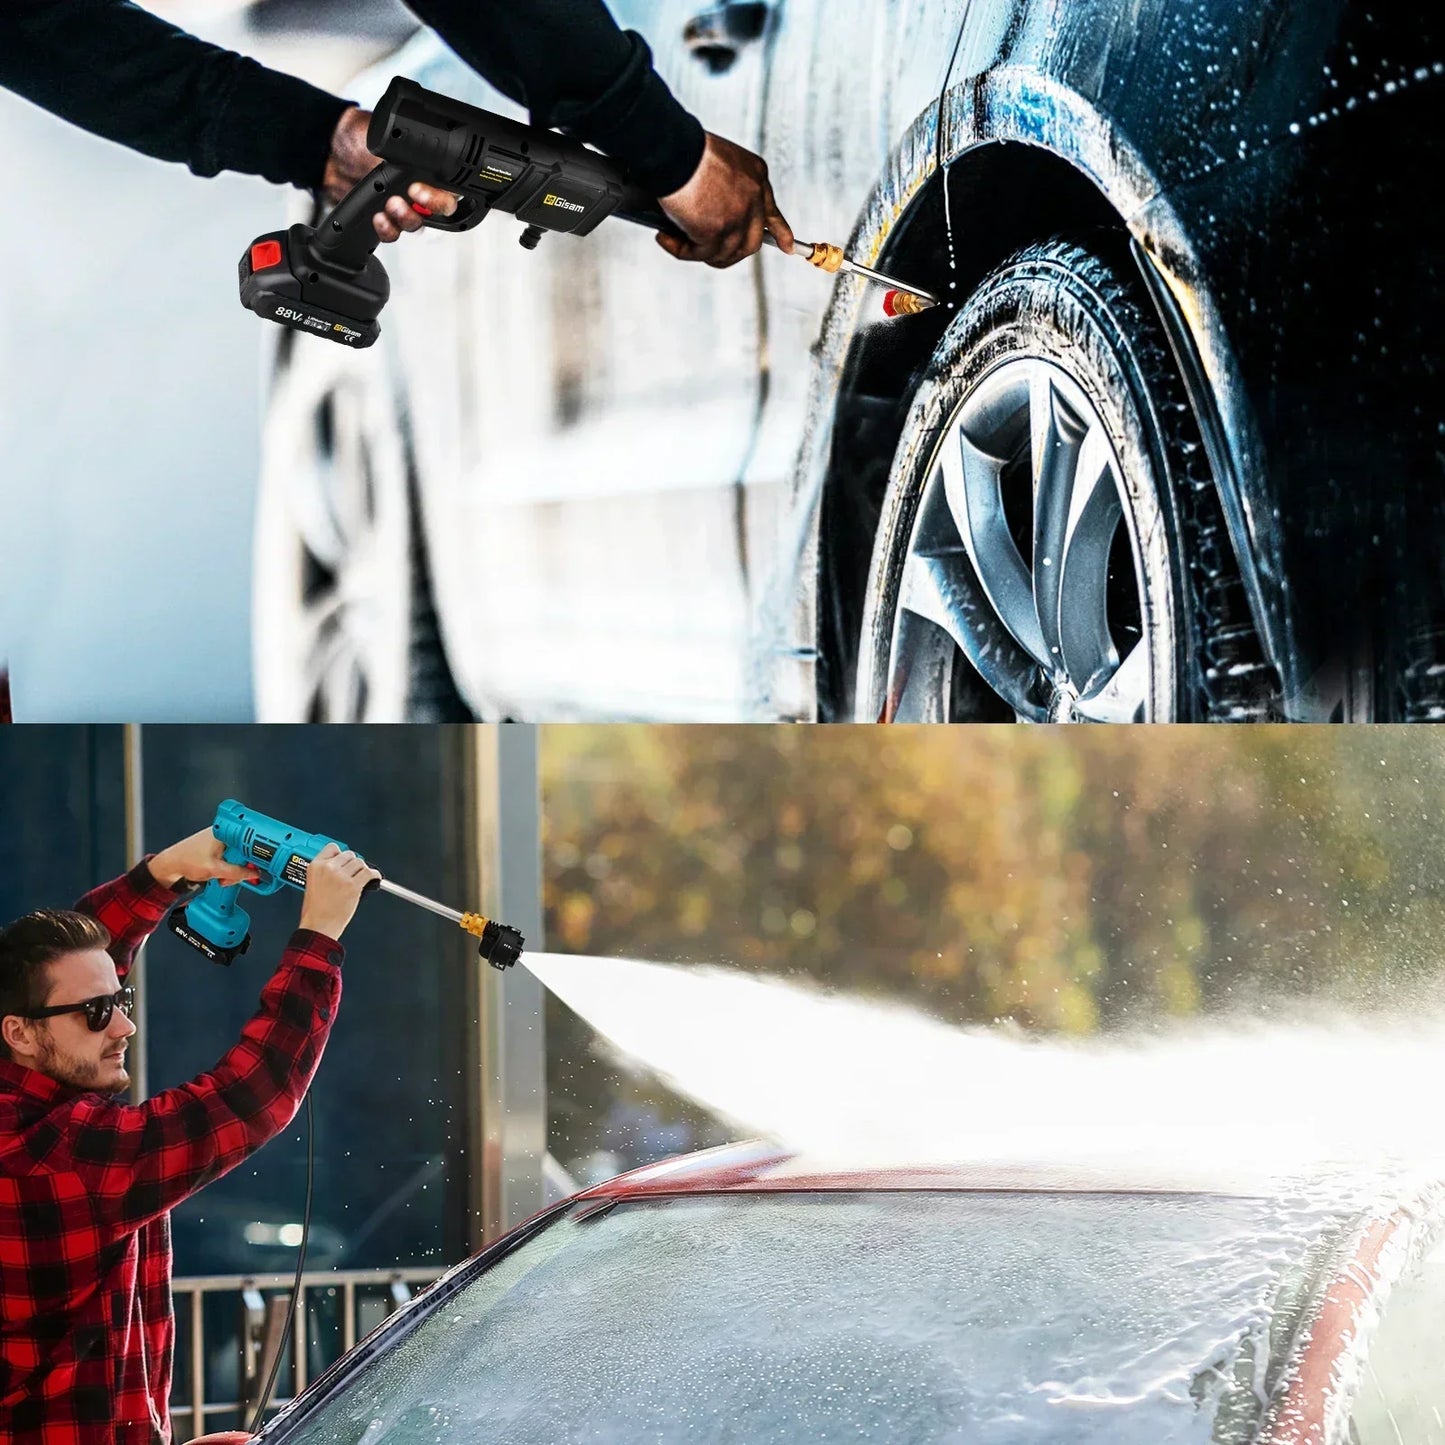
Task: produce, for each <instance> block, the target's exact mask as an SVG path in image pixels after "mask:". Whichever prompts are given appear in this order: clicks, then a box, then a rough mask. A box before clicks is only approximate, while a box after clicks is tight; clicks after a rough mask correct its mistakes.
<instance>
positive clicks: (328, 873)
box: [50, 835, 381, 1229]
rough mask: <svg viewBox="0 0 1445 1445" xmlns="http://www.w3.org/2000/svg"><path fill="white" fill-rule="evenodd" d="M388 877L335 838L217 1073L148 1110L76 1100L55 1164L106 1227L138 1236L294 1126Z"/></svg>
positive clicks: (93, 1098) (313, 869)
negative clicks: (368, 913)
mask: <svg viewBox="0 0 1445 1445" xmlns="http://www.w3.org/2000/svg"><path fill="white" fill-rule="evenodd" d="M197 836H198V837H199V836H200V835H197ZM380 876H381V875H380V874H379V873H377V871H376V870H375V869H374V868H369V867H367V865H366V863H365V862H364V861H363V860H362V859H360V858H358V857H357V856H356V855H355V854H354V853H350V852H346V853H343V852H341V851H339V850H338V849H337V847H336V845H335V844H334V843H331V844H328V845H327V846H326V848H324V849H323V850H322V851H321V852H320V853H318V854H317V855H316V857H315V858H314V859H313V860H312V861H311V865H310V867H309V868H308V870H307V878H306V893H305V898H304V900H303V902H302V905H301V926H300V928H298V929H297V930H296V932H295V933H294V934H292V936H291V941H290V943H289V944H288V945H287V948H286V952H285V953H284V954H283V955H282V958H281V962H280V965H279V966H278V967H277V969H276V972H275V973H274V974H273V975H272V976H271V979H270V981H269V982H268V983H267V984H266V987H265V988H264V989H263V990H262V991H261V1006H260V1008H259V1009H258V1010H257V1012H256V1013H255V1015H254V1016H253V1017H252V1018H251V1020H250V1022H249V1023H247V1025H246V1026H245V1028H244V1029H242V1031H241V1037H240V1039H239V1041H238V1042H237V1043H235V1044H234V1045H233V1046H232V1047H231V1048H230V1049H228V1050H227V1051H226V1053H225V1054H224V1055H223V1056H222V1057H221V1060H220V1062H219V1063H218V1064H217V1065H216V1067H215V1068H214V1069H212V1070H211V1071H210V1073H207V1074H202V1075H200V1077H199V1078H195V1079H192V1080H191V1081H190V1083H188V1084H182V1085H181V1086H180V1087H179V1088H175V1089H167V1090H166V1091H165V1092H164V1093H162V1094H157V1095H156V1096H155V1097H154V1098H152V1099H147V1100H146V1101H145V1103H143V1104H134V1105H131V1104H117V1103H114V1102H112V1101H110V1100H108V1099H105V1098H102V1097H101V1096H100V1095H98V1094H93V1093H90V1094H83V1095H81V1097H80V1098H78V1099H77V1100H76V1101H75V1102H74V1104H72V1105H71V1107H70V1111H69V1117H68V1119H67V1122H66V1125H65V1127H64V1131H63V1136H62V1139H63V1142H62V1143H61V1146H60V1148H59V1149H57V1151H56V1158H55V1159H54V1161H53V1162H52V1163H50V1167H52V1168H54V1169H56V1170H59V1171H64V1172H68V1173H72V1174H74V1175H75V1176H76V1177H77V1178H78V1179H79V1180H80V1182H81V1183H82V1184H83V1185H84V1187H85V1190H86V1192H87V1193H88V1194H89V1195H90V1196H91V1198H92V1200H93V1201H94V1206H95V1209H96V1211H97V1213H98V1215H99V1217H100V1219H101V1220H102V1221H104V1222H105V1223H106V1224H109V1225H112V1226H115V1227H118V1228H127V1229H129V1228H135V1227H137V1226H139V1225H141V1224H144V1223H145V1222H146V1221H147V1220H148V1219H153V1218H155V1217H156V1216H157V1215H158V1214H161V1213H163V1212H164V1211H165V1210H167V1209H170V1208H172V1207H173V1206H175V1205H176V1204H178V1203H180V1201H181V1200H182V1199H185V1198H186V1197H187V1196H188V1195H190V1194H193V1193H194V1192H195V1191H196V1190H197V1189H199V1188H201V1187H202V1185H204V1184H207V1183H209V1182H210V1181H211V1180H212V1179H215V1178H217V1177H218V1176H219V1175H221V1174H224V1173H225V1172H226V1171H227V1170H228V1169H232V1168H234V1167H235V1166H236V1165H237V1164H239V1163H240V1162H241V1160H243V1159H244V1158H246V1156H247V1155H248V1154H250V1153H252V1152H253V1151H254V1150H256V1149H259V1148H260V1147H261V1145H262V1144H264V1143H265V1142H266V1141H267V1140H268V1139H270V1138H272V1137H273V1136H274V1135H275V1134H277V1133H279V1132H280V1131H281V1130H282V1129H284V1128H285V1127H286V1126H287V1124H289V1123H290V1122H291V1120H292V1119H293V1118H294V1117H295V1115H296V1110H297V1108H298V1107H299V1105H300V1103H301V1099H302V1097H303V1096H304V1095H305V1093H306V1089H307V1087H308V1086H309V1085H310V1083H311V1079H312V1076H313V1075H314V1074H315V1072H316V1066H317V1065H318V1064H319V1063H320V1061H321V1052H322V1049H323V1048H324V1047H325V1044H326V1039H327V1036H328V1035H329V1034H330V1032H331V1026H332V1023H333V1022H334V1020H335V1017H336V1006H337V1004H338V1002H339V1001H340V998H341V963H342V958H343V953H342V948H341V944H340V943H339V942H338V941H337V940H338V939H339V938H340V936H341V934H342V932H343V930H344V929H345V928H346V925H347V924H348V923H349V922H350V920H351V917H352V915H353V914H354V913H355V911H356V905H357V903H358V901H359V900H360V898H361V893H362V889H363V888H364V887H365V886H366V884H367V883H368V881H369V880H371V879H374V878H379V877H380Z"/></svg>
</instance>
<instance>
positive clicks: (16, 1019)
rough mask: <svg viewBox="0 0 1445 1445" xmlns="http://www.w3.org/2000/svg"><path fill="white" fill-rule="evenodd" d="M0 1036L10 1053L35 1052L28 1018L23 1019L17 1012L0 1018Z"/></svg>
mask: <svg viewBox="0 0 1445 1445" xmlns="http://www.w3.org/2000/svg"><path fill="white" fill-rule="evenodd" d="M0 1038H3V1039H4V1040H5V1046H6V1047H7V1048H8V1049H9V1050H10V1052H11V1053H12V1054H33V1053H34V1052H35V1043H34V1034H33V1033H32V1032H31V1028H30V1020H29V1019H23V1018H21V1017H20V1015H19V1014H6V1015H5V1017H4V1018H3V1019H0Z"/></svg>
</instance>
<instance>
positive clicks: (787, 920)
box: [542, 726, 1445, 1035]
mask: <svg viewBox="0 0 1445 1445" xmlns="http://www.w3.org/2000/svg"><path fill="white" fill-rule="evenodd" d="M542 770H543V796H544V855H545V870H546V884H545V886H546V916H547V937H548V947H549V948H552V949H556V950H561V951H564V952H571V953H596V954H608V955H616V956H630V957H641V958H652V959H670V960H680V961H687V962H717V963H730V964H734V965H736V966H739V967H742V968H756V969H765V970H768V971H770V972H775V973H780V974H785V975H786V974H805V975H809V976H811V977H814V978H816V979H818V980H821V981H823V982H825V983H827V984H829V985H832V986H837V987H840V988H845V989H848V990H850V991H854V992H864V993H874V994H886V995H889V996H891V997H902V998H906V999H911V1000H913V1001H914V1002H916V1003H919V1004H921V1005H922V1006H924V1007H925V1008H927V1009H928V1010H929V1011H930V1012H932V1013H935V1014H937V1015H940V1016H942V1017H944V1018H948V1019H953V1020H957V1021H960V1022H962V1021H991V1020H1000V1019H1008V1020H1013V1021H1016V1022H1017V1023H1019V1024H1020V1025H1022V1026H1024V1027H1027V1028H1032V1029H1039V1030H1047V1031H1054V1032H1062V1033H1067V1034H1076V1035H1083V1034H1090V1033H1094V1032H1096V1031H1099V1030H1103V1029H1109V1028H1115V1027H1120V1026H1124V1025H1129V1024H1148V1023H1152V1022H1155V1021H1161V1020H1163V1019H1166V1018H1170V1017H1177V1016H1188V1015H1198V1014H1205V1013H1218V1012H1221V1011H1225V1010H1229V1009H1240V1010H1245V1011H1248V1012H1250V1013H1253V1014H1256V1015H1262V1014H1267V1013H1268V1012H1270V1010H1271V1009H1273V1008H1275V1007H1277V1006H1278V1005H1279V1004H1280V1003H1281V1002H1283V1001H1292V1002H1294V1001H1298V1000H1299V999H1300V998H1301V997H1307V998H1321V999H1329V1000H1332V1001H1336V1002H1345V1003H1348V1004H1349V1005H1351V1006H1353V1007H1360V1008H1368V1007H1373V1006H1376V1005H1386V1004H1389V1003H1391V1002H1393V1001H1394V1000H1395V999H1396V998H1397V997H1401V996H1403V995H1404V994H1405V993H1408V992H1410V991H1411V990H1413V989H1418V987H1419V985H1420V984H1421V983H1422V982H1423V981H1426V980H1428V979H1431V978H1433V977H1434V976H1435V975H1436V973H1437V970H1438V963H1437V959H1438V955H1439V943H1440V941H1441V939H1442V938H1445V879H1442V870H1441V868H1440V867H1439V860H1440V852H1441V850H1440V846H1439V841H1438V840H1439V825H1438V820H1439V807H1440V805H1439V802H1438V800H1439V798H1440V797H1441V795H1442V785H1445V745H1442V739H1441V736H1440V735H1439V734H1438V732H1437V730H1436V729H1427V728H1420V729H1406V728H1383V727H1372V728H1306V727H1276V728H1269V727H1255V728H1239V729H1229V728H1218V727H1216V728H1205V727H1197V728H1196V727H1168V728H1164V727H1158V728H1078V729H1062V728H1012V727H999V728H985V727H968V728H881V727H829V728H791V727H781V726H780V727H701V726H689V727H656V726H652V727H635V728H634V727H618V726H609V727H596V728H593V727H576V726H571V727H566V726H556V727H549V728H547V729H545V730H544V735H543V743H542Z"/></svg>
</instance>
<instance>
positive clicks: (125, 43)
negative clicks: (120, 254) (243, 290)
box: [0, 0, 348, 190]
mask: <svg viewBox="0 0 1445 1445" xmlns="http://www.w3.org/2000/svg"><path fill="white" fill-rule="evenodd" d="M0 85H3V86H5V87H6V89H8V90H13V91H15V92H16V93H17V94H19V95H23V96H24V97H25V98H26V99H27V100H30V101H33V102H34V103H35V104H36V105H38V106H41V107H42V108H43V109H45V110H48V111H50V112H51V113H52V114H54V115H58V116H60V117H62V118H63V119H65V120H68V121H70V122H72V123H73V124H75V125H78V126H80V127H82V128H83V129H84V130H88V131H90V132H92V133H93V134H95V135H99V136H104V137H105V138H106V139H107V140H113V141H117V142H118V143H119V144H121V145H124V146H129V147H130V148H131V149H132V150H137V151H141V152H143V153H144V154H145V155H149V156H155V157H156V158H158V159H159V160H166V161H183V162H185V164H186V165H188V166H189V167H190V168H191V170H192V171H194V172H195V173H196V174H197V175H199V176H213V175H216V174H217V173H218V172H219V171H241V172H244V173H245V174H247V175H258V176H264V177H265V178H266V179H267V180H269V181H276V182H278V183H282V184H284V183H286V182H290V183H291V184H292V185H295V186H300V187H302V188H303V189H308V190H312V189H315V188H317V187H318V186H320V184H321V178H322V174H323V172H324V170H325V167H326V161H327V157H328V154H329V152H330V149H331V137H332V133H333V131H334V130H335V128H336V122H337V120H338V118H339V117H340V115H341V113H342V111H344V110H345V109H346V107H347V105H348V102H347V101H345V100H339V99H338V98H337V97H336V96H334V95H328V94H327V92H326V91H324V90H318V89H317V88H316V87H315V86H314V85H308V84H307V83H306V82H305V81H303V80H298V79H296V78H295V77H294V76H290V75H282V74H281V73H279V72H278V71H274V70H267V69H266V68H265V67H264V66H262V65H259V64H258V63H257V62H256V61H254V60H251V59H249V58H248V57H246V56H242V55H238V54H236V53H235V52H234V51H230V50H225V49H223V48H222V47H221V46H218V45H211V44H209V43H208V42H206V41H204V40H199V39H197V38H196V37H195V36H194V35H187V34H186V33H185V31H183V30H179V29H177V28H176V27H175V26H174V25H171V24H169V23H168V22H166V21H164V20H162V19H161V18H160V17H159V16H156V15H152V14H151V13H150V12H149V11H147V10H143V9H141V8H140V7H139V6H138V5H133V4H129V3H127V0H0Z"/></svg>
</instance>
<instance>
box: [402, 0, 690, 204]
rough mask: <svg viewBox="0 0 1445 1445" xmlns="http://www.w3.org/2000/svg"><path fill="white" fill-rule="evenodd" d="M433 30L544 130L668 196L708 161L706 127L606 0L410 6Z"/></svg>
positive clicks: (451, 1) (445, 1) (470, 0)
mask: <svg viewBox="0 0 1445 1445" xmlns="http://www.w3.org/2000/svg"><path fill="white" fill-rule="evenodd" d="M407 4H408V6H409V8H410V9H412V10H414V11H415V12H416V13H417V14H418V15H419V16H420V17H421V18H422V19H423V20H425V21H426V22H427V24H428V25H430V26H432V27H433V28H434V29H435V30H436V31H437V32H438V34H440V35H441V37H442V38H443V39H444V40H445V41H446V42H447V44H448V45H450V46H451V47H452V49H453V50H455V51H456V52H457V54H458V55H460V56H461V58H462V59H463V60H465V61H466V62H467V64H468V65H470V66H471V67H472V68H473V69H474V70H476V71H477V72H478V73H479V74H481V75H483V76H485V77H486V78H487V80H488V81H490V82H491V83H492V84H493V85H494V86H496V88H497V89H498V90H500V91H501V92H502V93H503V94H504V95H508V96H510V97H511V98H512V99H513V100H516V101H519V102H520V103H521V104H523V105H525V106H526V107H527V109H528V110H529V111H530V112H531V115H532V121H533V124H535V125H542V126H549V127H551V126H555V127H559V128H561V129H563V130H567V131H570V132H571V133H572V134H574V135H576V136H578V137H579V138H580V139H582V140H585V141H590V142H591V143H592V144H593V145H596V146H598V147H600V148H601V149H602V150H605V151H606V152H607V153H608V155H611V156H615V157H616V158H617V159H618V160H620V161H622V162H623V163H624V164H625V165H626V166H628V167H629V168H630V169H631V170H632V172H633V174H634V175H635V176H636V178H637V180H638V182H639V184H641V185H642V186H644V187H646V188H647V189H648V190H650V191H651V192H652V193H653V195H657V196H665V195H668V194H669V193H670V192H672V191H675V190H677V189H678V187H680V186H682V185H683V184H685V183H686V181H687V179H688V177H689V176H691V175H692V173H693V172H694V171H695V170H696V169H697V165H698V162H699V161H700V160H701V159H702V151H703V142H704V132H703V128H702V125H701V123H700V122H699V121H698V120H697V118H696V117H695V116H693V115H692V114H691V113H690V112H689V111H687V110H686V109H685V108H684V107H683V106H682V105H681V104H680V102H679V101H678V100H677V99H676V98H675V97H674V96H673V94H672V92H671V91H670V90H669V89H668V88H667V86H666V84H664V82H663V80H662V78H661V77H660V76H659V75H658V74H657V72H656V71H655V70H654V69H653V68H652V55H651V52H650V51H649V50H648V48H647V45H646V43H645V42H644V41H643V39H642V37H641V36H640V35H638V34H636V33H635V32H633V31H630V30H626V31H625V30H622V29H620V28H619V27H618V24H617V22H616V21H615V20H614V19H613V18H612V15H611V13H610V12H609V11H608V9H607V7H606V5H604V4H603V3H602V0H407Z"/></svg>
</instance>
